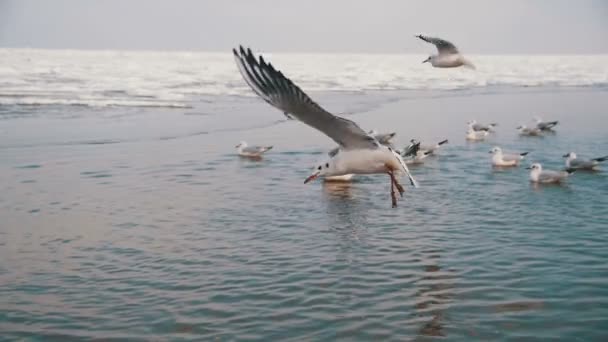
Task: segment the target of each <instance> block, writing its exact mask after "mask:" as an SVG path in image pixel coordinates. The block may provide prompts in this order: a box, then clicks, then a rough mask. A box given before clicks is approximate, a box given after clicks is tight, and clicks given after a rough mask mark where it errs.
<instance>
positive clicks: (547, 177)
mask: <svg viewBox="0 0 608 342" xmlns="http://www.w3.org/2000/svg"><path fill="white" fill-rule="evenodd" d="M527 169H529V170H531V171H530V181H531V182H534V183H543V184H550V183H553V184H555V183H562V182H564V181H565V180H566V178H568V176H570V174H571V173H572V172H574V170H573V169H566V170H564V171H551V170H543V167H542V165H540V164H539V163H535V164H532V166H530V167H528V168H527Z"/></svg>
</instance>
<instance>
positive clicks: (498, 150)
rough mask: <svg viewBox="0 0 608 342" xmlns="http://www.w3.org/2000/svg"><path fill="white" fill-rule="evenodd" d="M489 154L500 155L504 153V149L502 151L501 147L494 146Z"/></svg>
mask: <svg viewBox="0 0 608 342" xmlns="http://www.w3.org/2000/svg"><path fill="white" fill-rule="evenodd" d="M489 153H492V154H498V153H502V149H501V148H500V147H498V146H494V147H493V148H492V149H491V150H490V152H489Z"/></svg>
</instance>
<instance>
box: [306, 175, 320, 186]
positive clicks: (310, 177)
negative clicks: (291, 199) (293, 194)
mask: <svg viewBox="0 0 608 342" xmlns="http://www.w3.org/2000/svg"><path fill="white" fill-rule="evenodd" d="M317 177H319V172H315V173H313V174H312V175H310V176H308V178H306V179H305V180H304V184H306V183H308V182H310V181H312V180H315V179H316V178H317Z"/></svg>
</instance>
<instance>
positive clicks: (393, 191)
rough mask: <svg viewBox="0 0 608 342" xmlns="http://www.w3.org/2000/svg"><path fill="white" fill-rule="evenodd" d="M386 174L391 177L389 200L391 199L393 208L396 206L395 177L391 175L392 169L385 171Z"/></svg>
mask: <svg viewBox="0 0 608 342" xmlns="http://www.w3.org/2000/svg"><path fill="white" fill-rule="evenodd" d="M387 173H388V175H389V176H390V178H391V201H392V205H393V208H396V207H397V196H395V177H394V176H393V172H392V171H390V170H389V171H387Z"/></svg>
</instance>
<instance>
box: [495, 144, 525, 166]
mask: <svg viewBox="0 0 608 342" xmlns="http://www.w3.org/2000/svg"><path fill="white" fill-rule="evenodd" d="M490 153H492V154H493V156H492V165H493V166H518V165H519V162H520V161H522V160H523V159H524V157H525V156H526V155H527V154H528V153H529V152H523V153H519V154H503V153H502V149H501V148H500V147H498V146H495V147H494V148H492V149H491V150H490Z"/></svg>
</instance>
